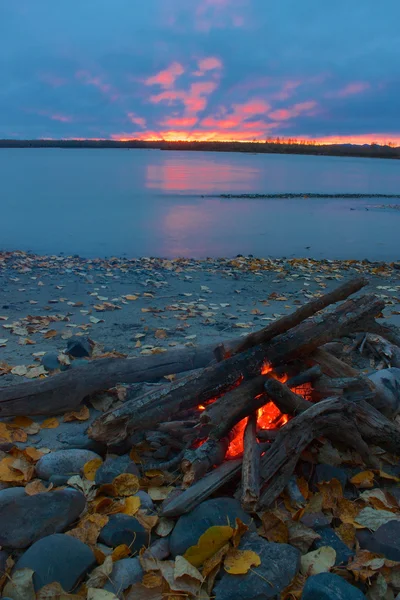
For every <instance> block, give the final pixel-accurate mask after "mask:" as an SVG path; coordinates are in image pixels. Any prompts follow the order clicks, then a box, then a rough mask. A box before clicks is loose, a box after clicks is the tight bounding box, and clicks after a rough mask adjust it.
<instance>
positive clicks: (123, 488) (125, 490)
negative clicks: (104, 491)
mask: <svg viewBox="0 0 400 600" xmlns="http://www.w3.org/2000/svg"><path fill="white" fill-rule="evenodd" d="M113 485H114V487H115V489H116V491H117V494H118V496H134V495H135V494H136V493H137V492H138V491H139V489H140V485H139V479H138V478H137V477H136V475H132V473H122V474H121V475H118V477H116V478H115V479H114V481H113Z"/></svg>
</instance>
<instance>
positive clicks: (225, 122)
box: [201, 99, 271, 129]
mask: <svg viewBox="0 0 400 600" xmlns="http://www.w3.org/2000/svg"><path fill="white" fill-rule="evenodd" d="M270 108H271V107H270V105H269V104H268V103H267V102H265V101H264V100H259V99H254V100H249V101H248V102H245V103H243V104H233V106H232V109H233V110H232V112H231V114H229V115H226V112H227V111H226V110H223V111H220V114H222V113H224V118H219V117H207V118H206V119H203V121H202V122H201V125H202V126H203V127H216V128H222V129H235V128H239V127H245V128H247V119H248V118H249V117H254V116H256V115H262V114H266V113H267V112H268V111H269V109H270ZM257 123H258V126H259V123H260V121H258V122H257ZM263 126H264V127H267V126H266V124H265V123H263Z"/></svg>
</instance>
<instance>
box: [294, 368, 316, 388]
mask: <svg viewBox="0 0 400 600" xmlns="http://www.w3.org/2000/svg"><path fill="white" fill-rule="evenodd" d="M321 376H322V369H321V367H320V366H319V365H314V366H313V367H310V368H309V369H307V370H306V371H303V372H302V373H299V374H298V375H294V376H293V377H291V378H290V379H288V380H287V382H286V385H287V386H288V388H296V387H299V386H301V385H304V384H305V383H314V381H316V380H317V379H319V378H320V377H321Z"/></svg>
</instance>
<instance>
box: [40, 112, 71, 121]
mask: <svg viewBox="0 0 400 600" xmlns="http://www.w3.org/2000/svg"><path fill="white" fill-rule="evenodd" d="M46 116H48V115H46ZM49 118H50V119H51V120H52V121H60V123H72V117H69V116H68V115H60V114H54V115H49Z"/></svg>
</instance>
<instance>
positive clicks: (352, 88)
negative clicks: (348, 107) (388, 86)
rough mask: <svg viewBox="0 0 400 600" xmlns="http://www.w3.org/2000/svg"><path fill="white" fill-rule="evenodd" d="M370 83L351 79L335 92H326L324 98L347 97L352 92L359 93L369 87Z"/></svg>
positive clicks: (352, 93)
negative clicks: (350, 81)
mask: <svg viewBox="0 0 400 600" xmlns="http://www.w3.org/2000/svg"><path fill="white" fill-rule="evenodd" d="M370 87H371V86H370V84H369V83H367V82H366V81H353V83H349V84H348V85H346V86H345V87H344V88H342V89H340V90H337V91H336V92H328V93H327V94H325V96H326V98H347V96H354V94H361V93H362V92H365V91H366V90H368V89H369V88H370Z"/></svg>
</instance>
